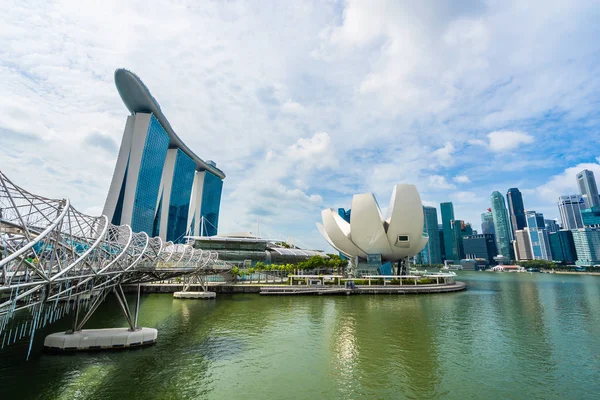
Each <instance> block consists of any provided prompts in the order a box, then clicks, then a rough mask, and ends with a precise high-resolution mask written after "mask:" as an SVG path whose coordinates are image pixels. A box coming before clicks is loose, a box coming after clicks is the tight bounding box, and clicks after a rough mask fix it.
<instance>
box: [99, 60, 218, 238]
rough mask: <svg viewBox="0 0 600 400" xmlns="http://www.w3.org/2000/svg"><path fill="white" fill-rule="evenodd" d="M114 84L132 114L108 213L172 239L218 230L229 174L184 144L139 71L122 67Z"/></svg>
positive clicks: (111, 217)
mask: <svg viewBox="0 0 600 400" xmlns="http://www.w3.org/2000/svg"><path fill="white" fill-rule="evenodd" d="M115 83H116V86H117V90H118V91H119V94H120V95H121V98H122V100H123V102H124V103H125V106H127V108H128V109H129V111H130V112H131V115H129V116H128V117H127V122H126V125H125V131H124V133H123V139H122V141H121V147H120V149H119V155H118V158H117V163H116V166H115V171H114V174H113V178H112V182H111V185H110V190H109V192H108V196H107V198H106V202H105V204H104V211H103V214H104V215H106V216H107V217H108V219H109V221H111V222H112V223H113V224H115V225H124V224H127V225H130V226H131V229H132V230H133V231H134V232H146V233H147V234H148V235H149V236H160V238H161V239H163V240H167V241H173V242H178V243H181V242H183V241H184V240H185V239H184V237H185V236H186V235H203V236H212V235H216V234H217V227H218V224H219V208H220V204H221V192H222V189H223V179H224V178H225V174H224V173H223V171H221V170H220V169H218V168H217V167H216V164H215V163H214V162H212V161H204V160H202V159H201V158H200V157H198V156H197V155H196V154H194V153H193V152H192V151H191V150H190V149H189V148H188V147H187V146H186V145H185V144H184V143H183V141H182V140H181V139H180V138H179V137H178V136H177V134H176V133H175V131H173V128H172V127H171V124H170V123H169V121H168V120H167V118H166V117H165V115H164V114H163V112H162V111H161V109H160V106H159V104H158V103H157V102H156V100H155V99H154V97H152V95H151V94H150V91H149V90H148V88H147V87H146V85H144V83H143V82H142V81H141V80H140V78H139V77H138V76H137V75H135V74H133V73H132V72H130V71H127V70H124V69H118V70H117V71H116V72H115Z"/></svg>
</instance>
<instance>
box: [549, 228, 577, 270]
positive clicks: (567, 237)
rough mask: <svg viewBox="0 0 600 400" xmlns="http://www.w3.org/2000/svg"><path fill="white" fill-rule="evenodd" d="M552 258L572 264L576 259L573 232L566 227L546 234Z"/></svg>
mask: <svg viewBox="0 0 600 400" xmlns="http://www.w3.org/2000/svg"><path fill="white" fill-rule="evenodd" d="M548 241H549V242H550V252H551V253H552V260H554V261H561V262H564V263H567V264H572V263H574V262H575V261H576V260H577V251H576V249H575V242H574V241H573V232H571V231H570V230H567V229H563V230H560V231H558V232H553V233H550V234H548Z"/></svg>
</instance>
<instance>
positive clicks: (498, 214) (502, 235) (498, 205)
mask: <svg viewBox="0 0 600 400" xmlns="http://www.w3.org/2000/svg"><path fill="white" fill-rule="evenodd" d="M490 201H491V203H492V217H493V219H494V228H495V230H496V244H497V245H498V252H499V253H500V254H501V255H503V256H504V257H506V258H507V259H509V260H511V259H513V258H514V257H513V251H512V246H511V243H510V242H511V240H510V239H511V232H510V226H509V222H508V213H507V211H506V204H505V203H504V196H502V194H500V192H497V191H496V192H493V193H492V195H491V196H490Z"/></svg>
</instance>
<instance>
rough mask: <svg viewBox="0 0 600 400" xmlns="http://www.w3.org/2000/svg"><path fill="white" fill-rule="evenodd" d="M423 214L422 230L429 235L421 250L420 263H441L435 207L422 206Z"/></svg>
mask: <svg viewBox="0 0 600 400" xmlns="http://www.w3.org/2000/svg"><path fill="white" fill-rule="evenodd" d="M423 215H424V227H423V231H424V232H425V233H427V235H429V241H428V242H427V245H425V247H424V248H423V250H422V251H421V253H422V254H421V260H422V262H421V264H441V263H442V254H441V247H440V236H439V233H438V232H439V230H438V220H437V209H436V208H435V207H428V206H423Z"/></svg>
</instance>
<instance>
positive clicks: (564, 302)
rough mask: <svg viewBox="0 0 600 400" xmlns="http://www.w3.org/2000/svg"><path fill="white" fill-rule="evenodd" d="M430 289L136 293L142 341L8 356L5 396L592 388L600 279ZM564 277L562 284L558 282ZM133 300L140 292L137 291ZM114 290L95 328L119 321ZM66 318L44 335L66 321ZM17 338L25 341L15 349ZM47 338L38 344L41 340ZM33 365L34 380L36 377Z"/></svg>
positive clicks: (496, 392) (468, 393)
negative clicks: (150, 332) (146, 340)
mask: <svg viewBox="0 0 600 400" xmlns="http://www.w3.org/2000/svg"><path fill="white" fill-rule="evenodd" d="M459 277H460V278H461V279H462V280H466V281H467V283H468V285H469V290H468V291H467V292H463V293H455V294H449V295H428V296H340V297H323V296H315V297H260V296H257V295H235V296H231V295H220V296H219V297H218V298H217V299H216V301H194V300H173V299H172V298H171V296H169V295H162V294H156V295H148V296H144V297H143V298H142V313H141V316H140V322H141V324H142V325H144V326H155V327H157V328H158V329H159V341H158V343H157V345H156V346H153V347H151V348H145V349H140V350H136V351H125V352H109V353H86V354H75V355H72V356H49V355H44V354H41V353H40V352H39V351H38V352H36V353H35V354H34V355H33V356H32V359H31V361H29V362H27V363H25V362H23V357H24V354H25V349H24V348H23V346H22V345H20V344H17V346H15V347H12V348H10V349H9V350H8V351H6V350H4V351H3V352H2V353H0V385H1V387H2V390H3V398H4V397H5V395H6V398H19V399H21V398H25V399H26V398H42V399H44V398H47V399H55V398H85V399H105V398H124V397H132V398H145V399H164V398H173V399H197V398H208V399H223V398H226V399H229V398H240V397H243V398H247V399H262V398H276V399H280V398H282V399H305V398H314V399H320V398H327V399H349V398H350V399H352V398H359V397H363V398H381V399H403V398H417V399H423V398H449V399H463V398H492V399H494V398H499V399H500V398H524V397H527V398H539V399H552V398H555V399H557V398H592V397H593V396H594V395H595V394H597V393H598V391H599V390H600V380H599V379H598V377H599V368H598V365H600V359H599V355H598V354H599V353H598V352H597V349H598V348H600V310H599V307H600V304H599V301H598V298H599V294H600V278H598V277H581V276H574V277H570V276H565V277H562V276H561V277H557V276H551V275H543V274H536V275H529V274H491V273H470V274H469V273H462V274H461V275H460V276H459ZM563 281H564V283H563ZM132 301H133V299H132ZM115 310H117V304H116V303H115V302H114V300H109V302H107V303H106V304H104V305H103V306H102V307H101V308H100V309H99V311H98V314H97V315H95V316H94V317H93V318H92V320H90V327H106V326H124V325H125V321H124V319H123V318H122V317H121V316H120V315H119V314H118V313H117V312H116V311H115ZM68 326H69V321H68V319H67V320H62V321H60V322H59V323H58V324H57V325H54V326H53V327H50V328H48V329H47V330H46V331H45V332H43V333H42V334H41V335H40V337H39V338H38V342H37V343H36V345H37V346H39V345H41V340H43V334H44V333H50V332H52V331H58V330H61V329H66V328H67V327H68ZM19 346H21V347H19ZM37 348H38V349H39V347H37ZM32 376H35V377H36V378H35V379H31V377H32Z"/></svg>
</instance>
